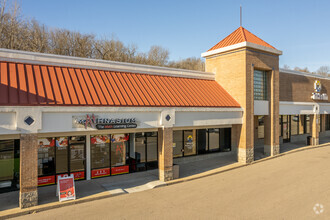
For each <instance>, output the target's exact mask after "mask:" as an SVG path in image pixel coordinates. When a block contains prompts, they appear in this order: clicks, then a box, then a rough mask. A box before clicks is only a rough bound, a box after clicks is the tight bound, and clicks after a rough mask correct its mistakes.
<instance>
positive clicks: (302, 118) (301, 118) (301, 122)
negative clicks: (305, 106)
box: [299, 115, 305, 134]
mask: <svg viewBox="0 0 330 220" xmlns="http://www.w3.org/2000/svg"><path fill="white" fill-rule="evenodd" d="M304 121H305V115H299V134H301V133H302V134H303V133H304Z"/></svg>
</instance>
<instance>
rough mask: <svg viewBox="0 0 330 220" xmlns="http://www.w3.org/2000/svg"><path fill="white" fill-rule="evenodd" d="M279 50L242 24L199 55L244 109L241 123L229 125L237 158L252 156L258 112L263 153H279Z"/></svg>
mask: <svg viewBox="0 0 330 220" xmlns="http://www.w3.org/2000/svg"><path fill="white" fill-rule="evenodd" d="M281 54H282V51H280V50H277V49H276V48H275V47H273V46H272V45H270V44H268V43H267V42H265V41H264V40H262V39H260V38H259V37H257V36H256V35H254V34H252V33H251V32H250V31H248V30H246V29H245V28H243V27H239V28H237V29H236V30H235V31H234V32H232V33H231V34H230V35H228V36H227V37H226V38H224V39H223V40H221V41H220V42H219V43H217V44H216V45H214V46H213V47H211V48H210V49H209V50H208V51H206V52H205V53H202V57H204V58H205V70H206V71H207V72H214V73H215V74H216V81H217V82H218V83H219V84H220V85H222V86H223V87H224V88H225V89H226V90H227V92H228V93H229V94H230V95H232V96H233V97H234V98H235V99H236V100H237V101H238V103H239V104H240V105H241V107H242V108H243V109H244V115H243V124H242V125H233V127H232V142H233V143H232V145H233V147H234V146H237V148H236V149H237V156H238V161H240V162H243V163H250V162H252V161H253V160H254V139H255V137H256V136H257V135H258V131H257V130H256V129H257V128H258V124H257V123H259V121H258V116H263V119H264V120H263V122H264V128H265V129H264V153H265V154H266V155H276V154H278V153H279V56H280V55H281Z"/></svg>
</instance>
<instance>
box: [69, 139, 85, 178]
mask: <svg viewBox="0 0 330 220" xmlns="http://www.w3.org/2000/svg"><path fill="white" fill-rule="evenodd" d="M84 170H85V136H75V137H70V172H78V171H84Z"/></svg>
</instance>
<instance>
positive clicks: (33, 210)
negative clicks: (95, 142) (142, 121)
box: [0, 143, 330, 220]
mask: <svg viewBox="0 0 330 220" xmlns="http://www.w3.org/2000/svg"><path fill="white" fill-rule="evenodd" d="M326 146H330V143H325V144H320V145H316V146H306V147H301V148H298V149H293V150H290V151H288V152H284V153H280V154H278V155H275V156H268V157H266V158H262V159H260V160H257V161H253V162H252V163H250V164H238V165H234V166H232V167H229V168H226V169H223V168H217V169H214V170H212V171H206V172H204V173H202V174H196V175H193V176H190V177H184V178H180V179H177V180H171V181H168V182H166V183H164V184H161V185H158V186H155V187H154V188H160V187H164V186H170V185H175V184H178V183H183V182H189V181H192V180H197V179H201V178H204V177H208V176H213V175H216V174H219V173H224V172H229V171H232V170H235V169H239V168H242V167H246V166H250V165H254V164H258V163H261V162H264V161H268V160H272V159H275V158H279V157H282V156H285V155H289V154H293V153H297V152H301V151H306V150H312V149H317V148H321V147H326ZM227 166H230V165H227ZM101 194H104V195H93V196H91V197H87V198H82V199H77V200H72V201H67V202H63V203H59V202H54V203H53V204H52V203H50V204H44V205H39V206H37V207H32V208H27V209H19V208H17V209H18V210H19V211H18V212H15V213H10V214H4V215H1V212H0V220H1V219H9V218H14V217H19V216H23V215H27V214H32V213H37V212H42V211H47V210H51V209H56V208H61V207H65V206H71V205H75V204H82V203H86V202H91V201H94V200H100V199H106V198H109V197H115V196H119V195H123V194H127V193H118V194H109V193H108V192H103V193H101ZM4 212H6V211H4Z"/></svg>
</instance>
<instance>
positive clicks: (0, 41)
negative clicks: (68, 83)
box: [0, 0, 205, 71]
mask: <svg viewBox="0 0 330 220" xmlns="http://www.w3.org/2000/svg"><path fill="white" fill-rule="evenodd" d="M0 48H6V49H14V50H24V51H32V52H39V53H50V54H58V55H66V56H75V57H85V58H93V59H103V60H112V61H119V62H128V63H137V64H147V65H155V66H166V67H173V68H180V69H190V70H199V71H204V66H205V65H204V61H203V60H202V59H200V58H197V57H190V58H186V59H181V60H178V61H170V60H169V54H170V53H169V51H168V50H167V49H165V48H163V47H161V46H158V45H154V46H151V47H150V49H149V51H148V52H140V51H138V47H137V46H136V45H135V44H131V45H125V44H124V43H123V42H122V41H120V40H118V39H115V38H114V37H111V38H107V37H104V38H102V39H100V38H98V37H97V36H95V35H94V34H83V33H80V32H77V31H71V30H67V29H60V28H48V27H47V26H46V25H44V24H41V23H39V22H38V21H36V20H35V19H27V18H24V17H23V16H22V14H21V11H20V6H19V5H18V4H17V2H14V3H12V4H8V1H6V0H0Z"/></svg>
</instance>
